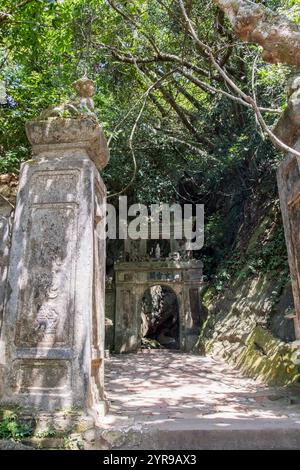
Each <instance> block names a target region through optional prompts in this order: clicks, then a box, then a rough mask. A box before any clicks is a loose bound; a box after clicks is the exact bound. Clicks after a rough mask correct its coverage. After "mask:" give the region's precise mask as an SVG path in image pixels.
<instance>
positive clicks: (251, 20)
mask: <svg viewBox="0 0 300 470" xmlns="http://www.w3.org/2000/svg"><path fill="white" fill-rule="evenodd" d="M214 2H215V4H216V5H217V6H218V7H219V8H221V10H222V11H223V12H224V13H226V15H227V16H228V18H229V20H230V22H231V24H232V26H233V28H234V30H235V33H236V34H237V36H239V37H240V38H241V39H242V40H243V41H246V42H250V43H254V44H258V45H259V46H262V48H263V59H264V60H266V61H267V62H270V63H273V64H277V63H283V64H288V65H300V25H299V24H297V23H294V22H292V21H289V20H288V19H287V18H285V17H284V16H282V15H278V14H276V13H274V12H273V11H272V10H269V9H268V8H266V7H264V6H262V5H258V4H256V3H253V2H251V1H249V0H214Z"/></svg>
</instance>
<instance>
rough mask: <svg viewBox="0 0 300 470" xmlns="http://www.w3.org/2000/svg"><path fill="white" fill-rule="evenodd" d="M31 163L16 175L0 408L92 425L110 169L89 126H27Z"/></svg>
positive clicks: (98, 135) (96, 416)
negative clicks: (68, 415) (72, 416)
mask: <svg viewBox="0 0 300 470" xmlns="http://www.w3.org/2000/svg"><path fill="white" fill-rule="evenodd" d="M26 130H27V135H28V138H29V140H30V142H31V144H32V145H33V153H34V157H33V160H31V161H29V162H26V163H25V164H24V165H23V166H22V169H21V176H20V183H19V188H18V195H17V205H16V211H15V217H14V227H13V236H12V243H11V253H10V264H9V276H8V281H7V289H6V307H5V313H4V317H3V328H2V331H1V341H2V344H3V343H4V346H5V347H3V348H2V350H1V363H2V364H3V365H4V371H5V374H4V376H5V382H4V384H3V395H2V398H1V401H2V403H7V402H10V403H11V402H13V403H15V404H17V405H20V406H21V407H23V409H24V410H27V411H33V412H34V413H35V414H38V413H40V415H42V414H43V413H49V412H51V413H53V420H54V422H55V413H56V412H58V411H59V410H62V409H69V410H72V409H74V408H76V409H77V410H78V414H80V415H81V416H82V420H81V421H80V423H79V426H83V427H85V426H90V425H92V423H93V422H94V421H99V420H100V419H101V416H102V415H103V413H104V410H105V406H106V404H105V400H104V390H103V387H104V378H103V375H104V369H103V368H104V282H105V242H104V239H101V238H99V236H98V235H99V234H101V233H104V229H105V226H104V215H105V214H104V204H105V197H106V189H105V186H104V184H103V181H102V179H101V178H100V176H99V171H98V170H99V169H101V168H102V167H103V166H104V165H105V164H106V163H107V161H108V150H107V146H106V141H105V138H104V136H103V133H102V130H101V127H100V126H99V124H97V122H96V121H95V120H94V118H91V117H89V116H87V117H86V116H81V115H78V116H77V117H76V118H72V119H62V118H61V117H51V118H49V119H47V120H37V121H34V122H30V123H28V124H27V127H26Z"/></svg>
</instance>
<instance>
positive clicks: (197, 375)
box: [104, 351, 300, 429]
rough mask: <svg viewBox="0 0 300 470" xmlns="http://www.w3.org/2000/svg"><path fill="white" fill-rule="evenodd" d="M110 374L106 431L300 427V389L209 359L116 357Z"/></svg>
mask: <svg viewBox="0 0 300 470" xmlns="http://www.w3.org/2000/svg"><path fill="white" fill-rule="evenodd" d="M105 373H106V392H107V395H108V399H109V400H110V402H111V406H110V412H109V414H108V415H107V416H106V418H105V422H104V427H106V428H111V427H117V428H119V427H121V428H122V427H128V426H133V427H140V426H146V427H153V428H157V427H159V428H161V427H162V428H168V429H170V428H174V429H178V427H179V428H187V429H191V428H193V427H195V428H199V427H201V428H206V427H208V428H211V427H216V428H224V427H229V428H231V429H233V428H240V427H242V428H245V429H247V428H248V427H251V428H253V427H258V428H260V427H268V426H272V428H274V426H275V427H277V426H282V425H287V424H288V425H289V426H292V427H293V426H295V428H298V427H299V425H300V397H298V398H299V400H297V396H296V399H295V394H296V393H297V392H295V390H291V391H290V390H287V389H284V388H274V387H272V388H270V387H267V386H265V385H263V384H260V383H258V382H255V381H254V380H252V379H248V378H245V377H243V376H242V375H241V374H240V373H239V372H238V371H236V370H234V369H233V368H231V367H230V366H228V365H227V364H225V363H222V362H217V361H215V360H213V359H212V358H209V357H200V356H194V355H191V354H184V353H178V352H171V351H151V352H147V351H146V352H144V353H142V352H140V353H138V354H127V355H120V356H113V357H111V358H110V359H108V360H107V362H106V372H105ZM297 401H298V404H297V403H296V404H293V403H295V402H297Z"/></svg>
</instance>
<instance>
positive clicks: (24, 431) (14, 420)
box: [0, 410, 33, 441]
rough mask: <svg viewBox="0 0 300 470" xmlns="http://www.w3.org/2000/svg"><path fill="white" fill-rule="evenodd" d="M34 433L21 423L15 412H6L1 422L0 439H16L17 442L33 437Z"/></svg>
mask: <svg viewBox="0 0 300 470" xmlns="http://www.w3.org/2000/svg"><path fill="white" fill-rule="evenodd" d="M32 433H33V431H32V429H31V428H30V427H29V426H27V425H24V424H21V423H19V421H18V416H17V413H16V412H15V411H11V410H5V411H4V413H3V416H2V419H1V421H0V439H14V440H16V441H17V440H20V439H23V438H25V437H28V436H31V435H32Z"/></svg>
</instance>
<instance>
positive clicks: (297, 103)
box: [274, 77, 300, 339]
mask: <svg viewBox="0 0 300 470" xmlns="http://www.w3.org/2000/svg"><path fill="white" fill-rule="evenodd" d="M274 132H275V133H276V135H277V137H279V139H281V140H282V141H283V142H285V143H286V144H287V145H289V146H290V147H292V148H294V149H295V150H297V151H298V152H300V77H296V78H292V79H291V80H290V82H289V83H288V105H287V107H286V109H285V111H284V112H283V114H282V116H281V117H280V119H279V120H278V122H277V125H276V127H275V131H274ZM277 184H278V193H279V199H280V207H281V213H282V220H283V226H284V233H285V240H286V246H287V252H288V261H289V268H290V273H291V283H292V289H293V297H294V304H295V315H294V324H295V334H296V338H297V339H300V239H299V233H300V158H299V157H298V156H297V155H294V154H292V153H288V154H287V155H286V156H285V158H284V160H283V161H282V162H281V164H280V166H279V168H278V170H277Z"/></svg>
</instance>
